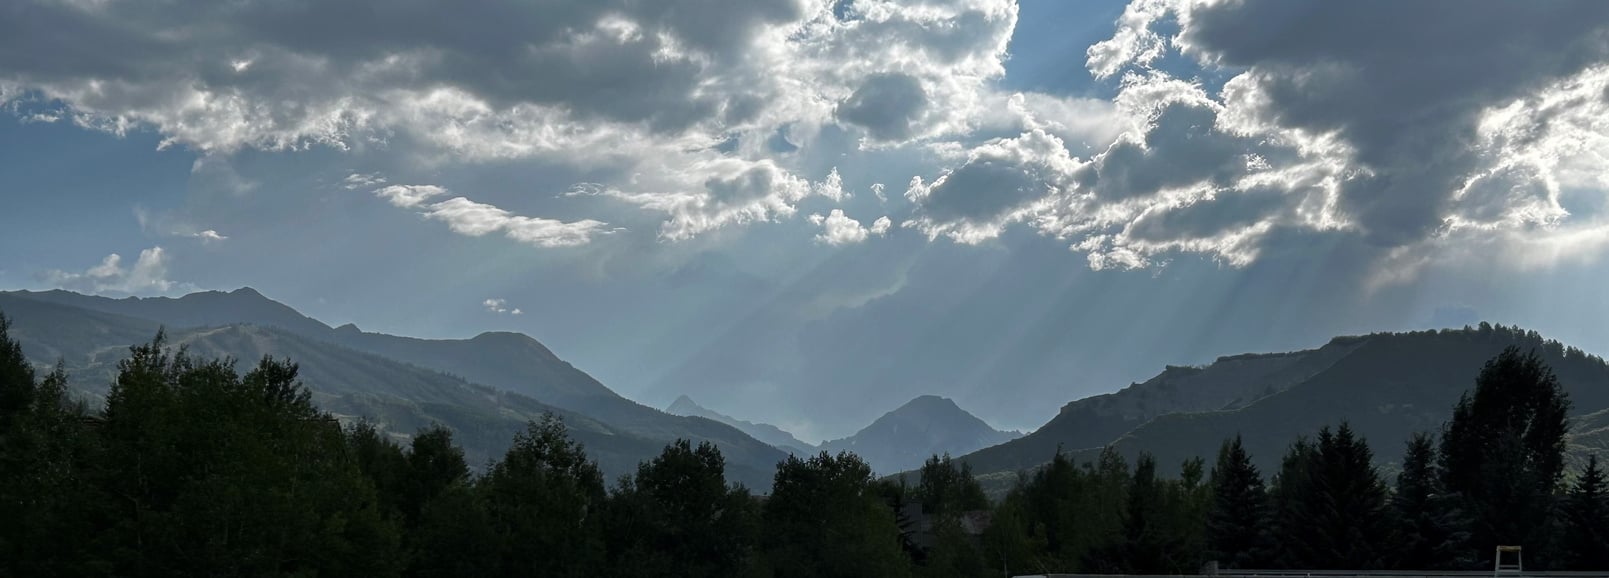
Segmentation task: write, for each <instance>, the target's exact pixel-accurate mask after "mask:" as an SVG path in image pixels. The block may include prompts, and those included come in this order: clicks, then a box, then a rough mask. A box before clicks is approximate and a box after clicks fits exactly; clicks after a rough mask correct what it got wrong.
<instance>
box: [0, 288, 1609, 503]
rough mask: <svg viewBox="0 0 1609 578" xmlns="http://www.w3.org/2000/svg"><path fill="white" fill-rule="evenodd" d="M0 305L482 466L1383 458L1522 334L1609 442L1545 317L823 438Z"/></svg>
mask: <svg viewBox="0 0 1609 578" xmlns="http://www.w3.org/2000/svg"><path fill="white" fill-rule="evenodd" d="M0 312H3V313H4V314H6V315H7V316H8V317H10V318H11V319H12V322H13V326H12V330H11V334H12V336H13V337H14V338H16V339H17V340H18V341H19V342H20V343H21V344H22V347H23V351H24V353H25V354H26V355H27V356H28V357H29V358H30V359H31V360H32V361H33V362H35V363H37V364H39V365H40V366H49V365H53V364H55V363H56V362H57V361H58V360H60V361H61V362H62V363H63V364H64V365H65V367H66V368H67V370H68V372H69V374H70V375H71V383H72V386H73V387H74V389H75V393H77V394H78V395H80V396H82V397H84V398H85V399H86V400H87V401H89V402H90V403H91V404H92V405H93V404H98V403H99V401H100V400H101V399H103V397H104V395H105V393H106V391H107V388H108V387H109V384H110V383H111V381H112V379H113V377H114V376H115V374H116V365H117V362H118V361H119V360H120V359H122V358H123V356H124V355H125V354H126V351H127V348H128V347H129V346H130V345H133V344H137V343H143V342H148V341H150V340H151V339H152V338H153V337H154V336H155V335H156V334H157V333H158V331H159V330H164V329H165V331H166V335H167V339H168V341H169V343H170V344H172V345H175V346H182V347H185V348H187V349H188V350H189V351H190V352H191V353H192V354H194V355H197V356H201V357H231V358H234V359H237V360H242V362H245V363H250V362H252V361H254V360H256V359H259V358H261V357H263V356H274V357H288V358H290V359H292V360H293V361H295V362H297V363H299V364H300V367H301V377H302V379H303V381H304V383H305V384H306V385H307V386H308V388H309V389H310V390H311V391H312V392H313V394H314V399H315V400H316V401H317V402H318V403H319V404H320V405H321V407H323V408H325V409H326V410H327V411H330V412H331V413H333V414H335V415H337V416H338V417H340V418H341V419H343V420H347V421H355V420H359V419H367V420H370V421H373V422H375V423H376V424H377V425H378V426H380V427H381V428H382V429H384V430H385V431H387V432H388V433H390V434H391V435H393V436H396V437H397V438H399V439H406V438H407V437H408V436H409V435H410V434H412V433H413V432H415V431H417V430H418V429H420V428H422V427H425V426H427V425H429V424H431V423H440V424H443V425H446V426H447V427H449V428H451V429H453V430H454V432H455V434H456V436H457V440H458V441H459V443H460V444H462V446H463V447H464V449H465V451H466V454H467V455H468V457H469V458H470V460H471V462H472V463H486V462H487V461H488V460H491V459H494V458H495V457H497V456H500V455H501V454H502V452H503V451H504V449H506V447H507V446H508V443H509V441H510V440H511V439H512V437H513V434H514V433H515V432H516V431H518V430H520V429H521V428H522V427H523V426H524V424H525V423H526V422H527V421H529V420H532V419H536V418H538V417H540V416H541V415H543V414H544V413H553V414H556V415H558V416H560V417H562V418H564V420H565V422H566V424H568V426H569V427H570V429H571V432H572V434H573V435H574V436H575V438H576V439H577V440H579V441H581V442H582V443H583V444H585V446H586V448H587V451H588V452H589V453H590V454H591V455H592V457H593V458H594V459H596V460H598V462H599V465H600V466H601V467H602V468H603V469H604V471H605V473H606V474H607V475H609V476H611V477H613V476H618V475H621V474H626V473H630V472H632V471H633V470H634V469H635V467H636V465H637V464H638V463H639V462H640V461H642V460H646V459H649V458H651V457H653V456H655V455H658V453H659V452H660V450H661V449H662V448H663V447H664V446H665V445H666V444H667V443H669V442H671V441H673V440H675V439H678V438H686V439H690V440H694V441H709V442H712V443H714V444H716V445H717V446H719V447H720V448H721V451H722V453H723V454H724V455H725V456H726V460H727V467H728V476H729V478H731V479H732V480H733V481H736V482H741V483H743V484H745V485H748V486H750V487H752V488H756V489H757V490H759V491H762V492H764V491H765V490H766V488H769V486H770V482H771V477H772V475H773V473H774V471H775V466H776V463H777V462H778V461H780V460H782V459H784V458H785V457H786V456H787V454H789V453H793V454H807V453H813V452H816V451H822V450H825V451H829V452H835V453H836V452H839V451H851V452H854V453H856V454H859V455H860V456H862V457H863V458H865V459H866V460H867V461H868V462H869V463H871V464H872V465H873V467H874V469H875V470H876V471H878V472H884V473H893V472H900V471H905V470H911V469H914V468H916V467H919V466H920V465H921V463H922V461H923V460H925V459H926V458H927V457H929V456H931V455H934V454H944V453H950V454H952V455H956V456H958V458H957V459H959V460H961V461H963V462H965V463H967V464H969V465H970V466H971V467H972V468H973V471H974V472H975V473H976V474H979V475H980V476H983V477H984V478H985V479H988V480H991V481H992V482H994V483H996V484H997V485H999V484H1008V483H1010V482H1011V481H1012V480H1015V479H1016V476H1017V474H1018V473H1019V472H1021V471H1025V470H1029V469H1032V468H1034V467H1037V466H1038V465H1040V464H1043V463H1045V462H1047V461H1048V460H1049V459H1050V458H1051V457H1052V456H1053V455H1055V453H1056V452H1058V451H1060V452H1064V453H1067V454H1069V455H1070V456H1071V457H1073V458H1074V459H1075V460H1078V461H1084V460H1089V459H1093V458H1094V457H1095V455H1096V454H1098V452H1100V451H1101V449H1102V448H1106V447H1110V448H1113V449H1114V450H1116V451H1118V452H1119V453H1120V454H1122V455H1124V456H1125V457H1127V458H1129V459H1131V460H1132V459H1133V458H1135V457H1136V456H1138V455H1139V454H1140V453H1149V454H1151V455H1153V456H1155V457H1156V458H1157V461H1158V464H1159V467H1160V470H1161V471H1160V472H1159V473H1162V474H1170V473H1174V472H1177V471H1178V468H1179V466H1180V464H1182V463H1183V461H1184V460H1187V459H1190V458H1194V457H1203V458H1206V459H1209V460H1210V459H1211V458H1212V457H1213V456H1214V455H1215V454H1216V452H1217V449H1218V446H1219V445H1220V444H1221V443H1222V442H1223V440H1225V439H1227V438H1230V437H1233V436H1236V435H1239V436H1241V437H1242V438H1243V440H1244V443H1245V446H1246V448H1247V449H1248V451H1250V452H1251V454H1252V456H1253V460H1254V462H1255V463H1256V464H1257V465H1258V467H1259V468H1261V469H1262V470H1263V471H1264V472H1265V473H1269V472H1272V471H1274V470H1275V469H1276V468H1277V465H1278V463H1279V459H1280V457H1281V456H1282V455H1283V453H1284V451H1285V449H1286V448H1287V447H1288V446H1289V444H1290V443H1291V442H1292V441H1293V440H1295V439H1296V438H1297V437H1298V436H1311V435H1314V434H1315V433H1316V432H1317V431H1318V430H1319V428H1321V427H1323V426H1326V425H1335V424H1339V423H1341V422H1343V421H1345V422H1348V423H1350V424H1351V426H1352V428H1353V430H1354V431H1355V432H1357V433H1358V434H1360V435H1362V436H1363V437H1364V438H1366V439H1367V440H1368V441H1369V442H1370V444H1371V446H1372V447H1373V448H1374V451H1375V456H1376V459H1377V461H1378V462H1379V463H1380V464H1381V465H1383V466H1385V467H1386V468H1387V469H1388V470H1389V469H1391V468H1392V467H1394V465H1395V463H1396V462H1397V461H1398V460H1399V459H1400V456H1401V453H1402V448H1403V444H1404V442H1405V441H1406V440H1407V439H1408V438H1409V436H1411V435H1412V434H1413V433H1415V432H1422V431H1429V432H1436V431H1438V430H1439V429H1440V427H1441V425H1442V424H1443V423H1444V422H1445V421H1446V420H1447V419H1448V418H1449V416H1450V415H1451V409H1452V407H1453V405H1454V404H1455V403H1456V402H1457V401H1458V399H1459V396H1460V395H1462V394H1463V393H1464V392H1466V391H1468V390H1470V389H1471V388H1472V387H1473V385H1474V379H1475V376H1476V375H1477V374H1478V373H1479V371H1480V369H1481V366H1482V365H1483V364H1484V363H1485V362H1486V361H1487V360H1488V359H1491V358H1492V357H1493V356H1495V355H1496V354H1497V353H1498V352H1500V351H1501V350H1502V349H1503V348H1505V347H1510V346H1515V347H1519V348H1521V349H1525V350H1531V351H1535V352H1536V353H1537V354H1538V355H1540V356H1541V357H1542V359H1543V361H1545V362H1546V363H1547V364H1548V365H1549V366H1551V367H1552V368H1553V371H1554V372H1555V374H1556V375H1557V377H1558V379H1559V381H1560V383H1561V384H1562V386H1563V387H1564V389H1565V390H1566V392H1567V393H1568V394H1569V396H1570V400H1571V402H1572V412H1571V419H1572V422H1573V424H1574V425H1573V429H1572V434H1571V437H1570V440H1569V444H1570V446H1569V447H1570V451H1571V455H1572V456H1574V457H1576V458H1579V457H1580V456H1584V455H1586V454H1588V453H1592V452H1600V451H1605V450H1609V364H1605V362H1604V360H1603V359H1602V358H1599V357H1597V356H1594V355H1588V354H1586V353H1584V352H1582V351H1581V350H1578V349H1575V348H1572V347H1567V346H1565V345H1563V344H1561V343H1559V342H1557V341H1551V340H1547V339H1544V338H1543V337H1542V336H1541V335H1539V334H1537V333H1536V332H1534V331H1524V330H1520V329H1517V328H1513V327H1504V326H1501V325H1498V326H1491V325H1487V324H1484V323H1483V324H1481V325H1480V326H1479V327H1465V328H1462V329H1447V330H1436V331H1418V332H1410V333H1377V334H1369V335H1361V336H1348V337H1337V338H1334V339H1332V340H1331V341H1329V342H1328V343H1326V344H1325V345H1323V346H1321V347H1318V348H1315V349H1309V350H1303V351H1294V352H1287V353H1267V354H1242V355H1233V356H1226V357H1220V358H1218V359H1217V360H1216V361H1214V362H1212V363H1210V364H1206V365H1203V366H1169V367H1166V368H1164V369H1163V370H1162V371H1161V372H1160V373H1159V374H1157V375H1156V376H1155V377H1153V378H1151V379H1148V380H1146V381H1144V382H1141V383H1133V384H1130V385H1129V386H1127V387H1124V388H1122V389H1120V390H1118V391H1115V392H1112V393H1108V394H1103V395H1097V396H1092V397H1087V398H1083V399H1078V400H1074V401H1071V402H1069V403H1067V404H1066V405H1064V406H1063V407H1062V408H1061V410H1060V412H1059V413H1058V414H1057V415H1056V416H1055V417H1054V418H1052V419H1051V420H1050V421H1049V422H1047V423H1045V424H1044V425H1043V426H1041V427H1039V428H1038V429H1036V430H1034V431H1033V432H1031V433H1028V434H1026V435H1021V434H1018V433H1016V432H1002V431H998V430H995V429H994V428H992V427H990V426H989V425H988V424H987V423H984V422H983V421H982V420H979V419H978V418H976V417H975V416H973V415H971V414H969V413H967V412H966V411H965V410H962V409H961V408H960V407H958V406H956V404H955V403H954V402H953V401H951V400H949V399H945V398H942V397H937V396H922V397H918V398H916V399H914V400H911V401H910V402H909V403H907V404H905V405H903V406H901V407H899V408H897V409H895V410H893V411H890V412H888V413H887V414H885V415H883V416H882V417H880V418H878V419H877V420H876V421H874V422H872V423H871V424H870V425H868V426H866V427H865V428H863V429H862V430H860V431H859V432H857V433H855V434H854V435H852V436H849V437H846V438H843V439H837V440H829V441H826V442H823V443H821V444H819V445H818V446H813V445H811V444H809V443H807V442H804V441H802V440H800V439H798V438H797V437H795V436H793V435H791V434H789V433H788V432H786V431H784V430H782V429H781V428H778V427H775V426H772V425H768V424H763V423H754V422H748V421H744V420H742V419H738V418H734V417H731V416H727V415H723V414H721V413H717V412H714V411H711V410H709V409H707V408H704V407H702V406H699V405H698V404H697V403H695V402H694V401H693V400H692V399H690V398H687V397H686V396H683V397H681V398H678V399H677V400H676V401H675V402H674V403H672V404H671V405H670V406H669V407H668V408H667V409H666V411H659V410H657V409H654V408H651V407H647V406H644V405H641V404H638V403H636V402H634V401H632V400H630V399H627V398H625V397H623V396H621V395H619V394H617V393H616V392H614V391H613V390H611V389H609V388H608V387H606V386H605V385H604V384H602V383H599V382H598V381H597V380H596V379H593V378H592V377H591V376H589V375H588V374H586V373H585V372H583V371H582V370H580V369H578V368H576V367H574V366H572V365H571V364H569V363H567V362H565V361H564V360H562V359H560V358H559V357H558V356H557V355H555V354H554V353H553V352H552V351H551V350H549V349H548V348H547V347H545V346H543V345H542V344H541V343H539V342H538V341H536V340H535V339H532V338H530V337H529V336H526V335H522V334H517V333H506V332H491V333H482V334H480V335H477V336H475V337H473V338H469V339H417V338H411V337H400V336H394V335H386V334H382V333H372V332H365V331H362V330H361V329H359V328H357V327H356V326H353V325H343V326H340V327H330V326H329V325H327V324H324V323H322V322H320V321H318V320H315V319H312V318H309V317H307V316H305V315H302V314H301V313H299V312H297V311H296V310H295V309H292V308H290V307H288V306H286V305H284V304H281V303H278V302H276V301H273V300H271V299H268V298H267V297H264V296H263V295H261V294H259V293H258V292H256V291H254V290H252V289H249V288H243V289H239V290H235V291H230V292H217V291H210V292H203V293H195V294H191V295H186V296H184V297H178V298H167V297H156V298H134V297H130V298H124V299H111V298H105V297H95V296H87V295H81V294H77V293H72V292H67V291H44V292H29V291H11V292H0Z"/></svg>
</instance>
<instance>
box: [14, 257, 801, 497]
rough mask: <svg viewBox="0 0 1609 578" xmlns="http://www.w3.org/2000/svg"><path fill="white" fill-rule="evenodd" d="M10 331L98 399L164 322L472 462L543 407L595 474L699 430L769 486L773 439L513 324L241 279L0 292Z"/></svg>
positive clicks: (350, 411) (197, 342)
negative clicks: (417, 326) (404, 332)
mask: <svg viewBox="0 0 1609 578" xmlns="http://www.w3.org/2000/svg"><path fill="white" fill-rule="evenodd" d="M0 312H4V313H5V314H6V315H7V316H9V317H11V318H12V321H13V328H12V334H13V336H14V337H15V338H16V339H17V340H18V341H19V342H20V343H21V344H22V347H23V351H24V353H25V354H26V355H28V357H29V358H30V359H32V360H33V361H34V362H36V363H39V364H41V365H52V364H54V363H55V362H56V361H57V360H61V361H62V362H63V363H64V364H65V366H66V368H67V369H68V371H69V374H70V375H71V376H72V384H73V386H74V387H75V389H76V390H77V391H78V392H79V393H80V394H81V395H83V396H84V397H86V399H87V400H88V401H90V402H91V403H92V404H94V403H98V401H99V399H101V397H102V396H104V394H105V392H106V390H107V388H108V387H109V385H110V383H111V380H112V377H113V376H114V375H115V372H116V363H117V361H118V360H119V359H121V358H122V357H123V355H124V354H125V352H126V351H127V348H128V346H130V345H133V344H136V343H143V342H148V341H150V340H151V339H152V338H153V337H154V336H155V335H156V334H157V331H158V330H159V328H164V327H165V328H166V331H167V334H168V335H167V336H168V340H169V342H170V343H171V344H173V345H177V346H184V347H186V348H188V349H189V351H190V352H191V353H192V354H194V355H198V356H202V357H222V356H228V357H232V358H234V359H237V360H244V361H245V362H247V363H250V362H253V360H256V359H259V358H261V357H263V356H265V355H270V356H274V357H289V358H291V359H292V360H293V361H295V362H297V363H298V364H300V366H301V377H302V380H303V382H304V383H305V384H306V385H307V386H308V388H309V389H310V390H311V391H312V392H313V393H314V398H315V400H316V401H318V403H319V404H320V405H321V406H322V407H324V408H325V409H326V410H327V411H330V412H332V413H335V414H337V415H338V416H340V417H344V418H347V419H369V420H372V421H374V422H376V423H377V425H379V426H380V427H382V428H383V429H385V430H386V431H388V432H390V433H392V434H394V435H397V436H399V437H405V436H407V435H409V434H412V433H413V432H415V431H417V430H418V429H420V428H422V427H424V426H427V425H429V424H431V423H433V422H435V423H441V424H443V425H446V426H448V427H449V428H451V429H453V430H454V431H455V433H456V434H457V438H458V440H459V443H461V444H462V445H463V446H464V448H465V452H466V454H467V455H468V456H469V457H470V459H471V461H472V463H484V462H485V461H486V460H489V459H491V458H493V457H496V456H500V455H501V454H502V452H503V451H504V449H506V448H507V446H508V444H509V442H510V440H512V438H513V435H514V433H515V432H516V431H518V430H519V429H520V428H522V427H523V425H524V424H525V423H526V422H527V421H529V420H532V419H535V418H537V417H540V416H541V415H542V414H543V413H548V412H551V413H554V414H556V415H559V416H561V417H563V418H564V419H565V422H566V424H568V425H569V427H570V429H571V431H572V433H573V435H575V437H576V438H577V439H578V440H580V441H581V442H582V443H584V444H586V447H587V450H588V452H589V453H590V454H591V455H592V456H593V457H594V458H595V459H597V460H598V461H599V465H600V466H601V467H602V468H603V470H604V471H605V473H606V474H607V475H610V476H611V477H612V476H618V475H620V474H625V473H629V472H631V471H634V469H635V467H636V465H637V463H638V462H639V461H642V460H645V459H648V458H650V457H653V456H655V455H658V453H659V452H660V450H662V449H663V448H664V446H665V445H666V444H668V443H670V442H671V441H674V440H675V439H677V438H686V439H691V440H694V441H709V442H712V443H715V444H716V445H717V446H719V447H720V448H721V452H722V453H723V454H724V455H725V456H726V460H727V466H728V476H729V477H730V478H732V479H733V480H734V481H737V482H741V483H744V484H746V485H749V486H750V487H755V488H761V489H763V488H769V487H770V481H771V477H772V474H773V472H774V469H775V466H776V463H777V462H778V461H780V460H782V459H783V458H784V457H786V454H784V453H783V452H782V451H781V450H778V449H776V448H774V447H772V446H770V445H767V444H765V443H762V442H760V441H758V440H755V439H754V438H752V437H750V436H748V435H746V434H744V433H743V432H741V431H739V430H737V429H736V428H733V427H731V426H728V425H726V424H723V423H719V422H717V421H713V420H709V419H704V418H698V417H682V416H674V415H670V414H667V413H664V412H661V411H658V410H656V409H653V408H650V407H647V406H644V405H641V404H638V403H636V402H633V401H631V400H629V399H626V398H624V397H622V396H620V395H618V394H616V393H615V392H614V391H612V390H610V389H609V388H607V387H605V386H604V385H603V384H601V383H598V381H597V380H595V379H593V378H592V377H591V376H589V375H587V374H586V373H584V372H582V371H581V370H579V369H576V368H575V367H573V366H571V365H570V364H569V363H566V362H564V361H563V360H561V359H559V358H558V357H557V356H555V355H554V354H553V353H552V352H551V351H550V350H548V349H547V348H546V347H544V346H543V345H542V344H541V343H538V342H537V341H536V340H534V339H531V338H530V337H527V336H525V335H520V334H515V333H482V334H480V335H477V336H475V337H473V338H471V339H440V340H432V339H415V338H410V337H398V336H393V335H385V334H379V333H367V332H363V331H361V330H359V329H358V328H357V327H355V326H351V325H345V326H342V327H339V328H332V327H330V326H328V325H326V324H324V323H321V322H319V321H317V320H314V319H311V318H309V317H306V316H304V315H302V314H300V313H298V312H297V311H296V310H294V309H292V308H290V307H288V306H286V305H284V304H281V303H278V302H276V301H273V300H271V299H268V298H266V297H264V296H262V295H261V294H260V293H258V292H256V291H255V290H252V289H250V288H243V289H239V290H236V291H231V292H227V293H225V292H216V291H212V292H203V293H194V294H190V295H186V296H184V297H179V298H167V297H154V298H138V297H130V298H125V299H110V298H105V297H95V296H87V295H81V294H78V293H72V292H68V291H45V292H28V291H13V292H0Z"/></svg>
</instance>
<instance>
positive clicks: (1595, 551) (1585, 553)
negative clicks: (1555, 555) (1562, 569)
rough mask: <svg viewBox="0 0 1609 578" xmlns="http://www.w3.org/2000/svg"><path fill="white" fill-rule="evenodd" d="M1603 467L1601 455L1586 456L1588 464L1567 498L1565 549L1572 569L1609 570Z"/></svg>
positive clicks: (1608, 509)
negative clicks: (1599, 457) (1600, 460)
mask: <svg viewBox="0 0 1609 578" xmlns="http://www.w3.org/2000/svg"><path fill="white" fill-rule="evenodd" d="M1606 491H1609V487H1606V486H1605V480H1604V473H1603V470H1601V469H1599V468H1598V456H1597V455H1593V456H1591V457H1590V458H1588V459H1587V467H1586V469H1585V470H1583V471H1582V472H1581V477H1579V478H1577V479H1576V482H1575V485H1574V486H1572V487H1571V488H1570V493H1569V495H1568V496H1567V497H1566V498H1565V524H1564V527H1565V534H1564V546H1565V551H1566V552H1568V553H1569V556H1570V565H1569V569H1570V570H1579V571H1601V570H1609V495H1606V494H1605V492H1606Z"/></svg>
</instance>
